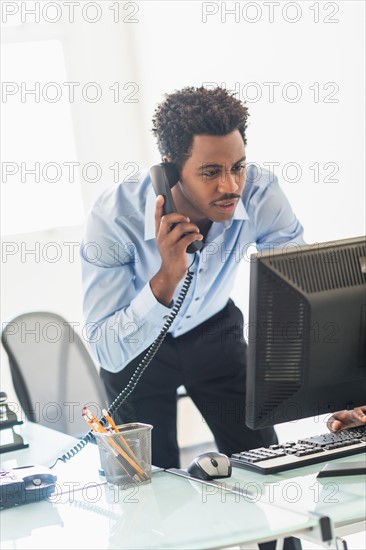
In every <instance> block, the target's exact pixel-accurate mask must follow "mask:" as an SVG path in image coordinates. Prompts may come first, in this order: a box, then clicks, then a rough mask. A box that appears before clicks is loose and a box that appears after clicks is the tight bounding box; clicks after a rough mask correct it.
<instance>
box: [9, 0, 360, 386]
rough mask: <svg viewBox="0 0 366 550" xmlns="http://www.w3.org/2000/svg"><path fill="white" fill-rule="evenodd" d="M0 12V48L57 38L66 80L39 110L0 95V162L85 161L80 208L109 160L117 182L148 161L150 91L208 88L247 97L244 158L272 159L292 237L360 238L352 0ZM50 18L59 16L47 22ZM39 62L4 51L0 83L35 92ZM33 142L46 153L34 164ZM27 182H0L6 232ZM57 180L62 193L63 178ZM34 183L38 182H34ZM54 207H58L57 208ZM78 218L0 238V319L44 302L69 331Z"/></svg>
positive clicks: (243, 291) (108, 178)
mask: <svg viewBox="0 0 366 550" xmlns="http://www.w3.org/2000/svg"><path fill="white" fill-rule="evenodd" d="M3 4H5V3H3ZM8 4H13V5H15V4H17V5H18V7H19V11H18V12H17V13H15V14H11V13H10V12H8V14H7V23H6V24H5V25H4V33H3V40H4V41H6V42H7V44H8V45H9V44H10V45H11V44H14V43H18V42H19V43H29V44H30V43H31V42H28V41H40V40H42V41H43V44H44V46H43V48H44V51H46V49H47V48H48V47H49V46H48V44H49V42H47V41H46V40H49V39H53V40H58V41H60V44H61V46H62V52H63V56H64V60H65V71H66V73H65V75H66V76H63V77H60V80H59V82H58V85H59V87H60V88H61V89H62V91H63V96H62V98H61V99H60V102H58V103H57V104H56V103H49V102H47V101H45V100H44V98H42V96H41V99H40V105H38V104H36V105H35V102H34V100H33V99H32V97H31V96H30V97H26V99H25V100H24V101H22V99H21V94H20V93H19V94H14V95H12V96H8V97H7V99H6V101H3V104H2V109H3V110H4V112H5V111H6V110H8V111H9V112H10V111H11V113H17V112H18V118H16V114H15V115H14V114H12V117H13V118H11V117H10V115H9V116H8V118H7V119H6V121H7V125H5V127H4V134H5V137H6V135H8V136H9V139H10V140H13V141H12V143H13V142H14V143H15V145H16V146H18V149H16V151H18V154H17V153H14V148H13V149H12V154H11V156H10V158H9V157H7V156H6V155H3V161H5V162H9V161H13V162H16V163H18V164H20V163H21V162H22V161H24V160H26V161H27V162H36V161H37V160H39V161H40V162H41V163H43V164H45V163H47V162H51V161H54V160H55V159H57V161H58V162H59V163H60V165H62V163H64V162H75V161H77V162H79V163H80V167H81V168H82V167H84V166H85V165H86V164H87V163H97V165H98V166H99V167H100V178H99V179H98V181H96V182H94V183H92V182H90V181H86V179H85V178H84V177H83V172H82V171H81V170H80V171H79V173H78V175H77V178H78V182H79V183H76V184H75V185H77V186H80V188H81V193H82V200H83V204H84V209H85V212H87V211H88V209H89V208H90V206H91V204H92V202H93V201H94V200H95V198H96V197H97V196H98V195H99V193H100V192H101V191H102V190H103V189H104V188H105V187H107V186H109V185H113V184H114V171H113V169H111V168H110V167H111V166H117V164H116V163H118V166H119V169H120V175H119V180H121V179H123V178H124V177H125V176H126V175H127V174H128V173H129V171H130V170H133V169H134V168H135V167H140V168H141V167H144V166H149V165H150V164H151V163H153V162H155V161H156V160H158V159H159V156H158V153H157V151H156V147H155V144H154V142H153V138H152V136H151V134H150V127H151V116H152V112H153V110H154V108H155V106H156V104H157V103H158V102H160V101H161V100H162V98H163V94H164V93H165V92H171V91H173V90H174V89H179V88H181V87H183V86H186V85H200V84H202V83H206V84H207V83H209V82H215V83H217V84H220V85H224V86H226V87H228V88H229V89H233V90H234V89H236V90H237V91H238V93H239V95H238V97H240V98H241V99H247V100H248V105H249V107H250V113H251V117H250V127H249V129H248V156H249V160H251V161H254V162H257V163H258V164H263V163H267V164H268V163H279V165H276V169H275V172H276V174H277V175H278V176H279V178H280V181H281V182H282V185H283V187H284V189H285V191H286V193H287V195H288V197H289V199H290V201H291V203H292V205H293V208H294V210H295V211H296V213H297V215H298V217H299V218H300V220H301V221H302V223H303V225H304V227H305V236H306V239H307V240H308V241H309V242H313V241H324V240H333V239H337V238H342V237H351V236H357V235H361V234H364V233H365V208H364V205H365V187H364V182H365V173H364V150H365V139H364V138H365V136H364V103H363V98H364V95H365V88H364V66H365V63H364V61H365V59H364V51H365V48H364V32H363V21H364V12H365V5H364V3H363V2H357V1H348V2H328V3H322V2H307V1H301V2H280V3H268V2H226V3H221V2H165V1H161V2H156V1H145V2H128V3H126V2H119V3H118V5H119V15H118V21H117V22H114V18H115V17H117V12H116V9H117V8H116V6H117V3H116V2H109V1H103V2H95V3H94V5H97V7H98V11H95V8H93V6H90V4H91V3H90V2H85V1H82V2H80V5H79V7H78V8H75V14H74V15H75V19H74V21H72V20H71V16H70V12H69V11H68V10H67V9H66V7H65V5H64V3H63V2H58V3H57V4H58V6H59V9H58V12H57V13H56V11H53V12H52V10H50V11H48V12H46V13H42V11H41V12H40V17H39V21H38V20H36V16H34V15H31V14H29V13H26V12H25V11H24V6H26V8H32V7H34V5H35V2H18V3H16V2H15V3H14V2H12V3H8ZM52 4H56V3H55V2H54V3H52ZM88 4H89V7H88ZM270 4H271V6H272V7H271V6H270ZM274 4H276V5H274ZM277 4H279V5H277ZM41 5H43V4H42V3H41ZM230 9H231V10H234V11H233V12H232V13H231V14H230V13H228V10H230ZM270 9H273V10H274V11H273V14H272V15H271V12H270ZM83 10H84V11H83ZM93 10H94V11H93ZM58 15H60V20H59V22H56V23H50V22H49V20H51V19H52V18H54V19H56V16H58ZM99 16H100V18H99V20H98V21H96V22H94V23H93V22H91V21H92V20H93V19H97V18H98V17H99ZM47 19H48V21H47ZM256 19H257V21H256ZM3 20H4V12H3ZM39 59H40V58H39V57H37V56H33V57H31V58H30V59H29V60H28V61H27V64H25V63H24V65H22V62H21V61H19V62H18V64H17V66H16V67H14V66H12V67H10V64H9V60H11V58H10V57H9V58H7V59H4V62H5V80H7V79H8V80H14V79H16V81H17V83H18V84H19V85H20V83H21V82H22V81H26V83H27V84H28V85H29V86H31V85H32V84H34V81H35V80H37V79H38V80H39V81H40V83H41V87H42V86H44V85H45V84H46V83H47V82H50V81H55V79H56V81H57V75H56V76H55V74H54V73H52V72H51V69H47V71H46V68H45V67H46V62H45V61H42V62H40V61H39ZM7 63H8V66H7ZM26 65H27V66H26ZM10 69H11V70H10ZM6 70H8V73H6ZM42 71H44V73H42ZM6 74H8V75H12V76H8V77H6ZM32 75H37V76H36V77H32ZM64 78H66V79H67V81H68V82H77V83H78V84H79V86H78V87H77V88H75V90H76V91H75V100H74V101H73V102H71V101H70V100H69V98H68V97H67V94H66V91H67V88H66V87H65V85H64V82H65V81H64ZM91 82H94V83H97V85H98V87H99V89H100V90H102V97H101V98H100V100H99V101H96V102H90V101H88V100H87V99H85V97H83V96H82V94H81V93H80V90H81V89H83V87H84V86H85V85H87V84H88V83H91ZM116 83H118V86H119V95H118V97H117V96H116V90H117V84H116ZM271 89H272V90H273V93H274V95H273V97H271V96H270V90H271ZM296 94H298V100H295V99H296ZM42 104H43V107H44V108H47V120H46V121H45V120H43V119H42V123H45V122H47V124H48V125H47V135H45V133H44V132H43V134H42V136H40V135H39V134H37V124H36V123H34V122H33V123H32V125H29V124H28V126H27V123H26V122H25V121H26V120H27V119H26V117H24V116H22V114H21V113H26V112H30V111H31V110H34V109H38V108H39V109H41V108H42ZM61 104H62V105H63V106H64V108H65V109H68V110H69V112H70V115H71V118H70V120H71V121H72V131H73V136H72V139H73V140H74V149H72V151H74V152H71V153H70V152H68V153H67V154H68V155H69V156H67V157H64V158H60V152H59V151H60V144H61V145H62V143H65V142H66V141H67V140H69V139H70V136H69V135H65V136H63V135H61V136H60V123H59V121H58V119H57V117H56V112H58V111H57V109H58V108H59V106H60V105H61ZM32 112H33V111H32ZM39 112H41V111H39ZM42 113H44V111H42ZM41 116H42V117H45V115H44V114H43V115H41ZM14 117H15V118H14ZM40 122H41V121H40ZM22 136H25V137H24V140H23V141H24V143H23V148H24V147H26V146H27V143H28V144H32V151H34V153H33V154H32V158H29V156H25V153H22V152H21V148H20V145H21V143H22ZM56 138H57V139H56ZM44 139H46V141H47V144H48V145H47V147H49V149H48V153H47V155H48V156H47V157H46V158H45V155H44V153H43V151H44V144H43V141H42V140H44ZM3 152H4V153H6V152H7V149H4V151H3ZM17 155H18V156H17ZM65 155H66V153H65ZM289 163H290V164H289ZM317 166H318V167H319V178H318V179H317V178H316V177H315V168H316V167H317ZM310 167H313V168H310ZM295 169H296V170H295ZM286 170H287V171H286ZM296 176H297V177H296ZM30 178H31V176H29V177H27V179H26V181H25V182H21V181H20V180H19V174H18V175H17V176H14V177H9V178H8V181H7V183H6V184H5V183H4V185H3V193H4V196H5V194H6V193H7V189H8V187H7V186H10V185H11V186H12V189H16V193H17V195H18V200H19V203H21V204H23V202H24V197H25V196H26V197H27V199H26V208H23V209H22V220H19V227H23V226H24V224H25V226H26V223H25V221H24V216H25V215H26V213H28V215H29V217H30V222H31V221H32V213H33V212H34V211H37V212H38V211H39V210H40V209H39V200H40V199H38V198H37V201H38V202H37V204H32V195H31V194H29V193H28V194H27V185H28V186H29V185H30V184H31V183H32V181H31V179H30ZM63 178H64V180H65V187H66V185H67V184H69V183H70V182H69V181H67V174H65V175H64V174H63ZM64 180H62V181H64ZM295 180H296V181H295ZM40 185H47V186H49V185H52V184H49V183H47V182H44V181H43V182H42V181H41V183H40ZM47 189H49V187H47ZM78 189H79V187H78ZM40 196H42V190H41V195H40ZM44 196H46V193H45V194H44ZM75 196H76V195H75ZM75 200H77V199H76V198H75ZM22 201H23V202H22ZM52 207H54V205H53V206H52ZM5 208H6V207H5ZM19 208H20V207H19ZM19 208H16V205H15V206H14V204H13V203H11V208H9V207H8V208H7V217H8V218H11V219H12V220H13V221H14V220H16V219H17V216H18V214H19ZM48 208H51V204H50V203H47V202H45V203H44V204H43V203H42V209H48ZM42 209H41V210H42ZM63 209H64V210H65V213H66V211H67V206H66V207H63ZM33 215H34V214H33ZM33 222H34V219H33ZM82 223H83V220H82V219H81V220H80V223H79V222H71V223H69V222H68V221H67V216H65V223H64V224H63V223H59V222H58V223H57V224H56V226H55V227H52V223H50V226H49V227H44V228H43V229H42V230H41V231H38V232H30V233H28V232H24V230H23V229H21V230H20V232H19V231H13V230H12V234H4V236H3V240H4V243H5V247H8V248H5V251H6V252H9V250H12V251H13V252H14V253H12V254H7V255H5V257H3V263H2V274H3V297H2V322H7V321H9V320H10V319H11V318H12V317H13V316H14V315H15V314H17V313H19V312H23V311H26V310H31V309H41V308H44V309H50V310H54V311H56V312H59V313H61V314H63V315H64V316H66V317H67V318H68V319H69V320H72V321H75V322H79V323H80V328H82V326H83V320H82V313H81V286H80V275H79V269H80V266H79V263H78V258H77V256H76V257H75V258H74V259H73V260H70V255H69V253H70V248H69V247H70V245H65V243H70V242H72V243H77V242H80V239H81V237H82ZM13 226H14V223H13ZM15 226H16V223H15ZM29 226H30V227H31V226H32V224H31V223H30V225H29ZM15 233H18V234H15ZM51 242H56V243H57V244H58V245H59V247H60V250H61V257H60V259H59V260H58V261H57V262H52V261H51V262H50V261H49V258H48V257H47V253H45V254H43V255H42V251H43V252H44V251H45V250H46V251H47V252H50V253H51V252H52V251H51V249H50V248H48V246H49V243H51ZM4 243H3V245H4ZM9 243H10V244H9ZM22 243H24V244H23V245H22ZM36 243H39V245H36ZM35 246H39V247H40V248H39V250H40V251H41V253H40V256H39V262H36V261H35V256H34V255H33V256H32V255H31V254H28V255H25V256H24V254H23V255H22V251H23V252H24V250H25V249H29V248H31V247H35ZM9 247H10V248H9ZM12 247H13V248H12ZM22 247H23V248H22ZM3 251H4V250H3ZM44 256H45V257H44ZM248 267H249V266H248V264H247V265H245V264H243V265H242V266H241V268H240V271H239V274H238V279H237V285H236V287H235V289H234V290H233V296H234V297H235V300H236V301H237V302H238V304H239V305H240V306H241V307H242V308H243V309H244V311H246V308H247V292H248ZM4 363H5V365H6V361H4ZM3 376H4V377H5V378H4V381H2V382H1V385H2V387H3V388H4V389H8V388H9V387H10V382H9V380H8V374H7V370H6V369H3Z"/></svg>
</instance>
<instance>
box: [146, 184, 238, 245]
mask: <svg viewBox="0 0 366 550" xmlns="http://www.w3.org/2000/svg"><path fill="white" fill-rule="evenodd" d="M155 200H156V196H155V191H154V189H153V188H152V187H150V189H149V191H148V193H147V197H146V205H145V235H144V238H145V241H148V240H149V239H155ZM234 220H249V215H248V212H247V210H246V208H245V206H244V204H243V201H242V200H240V201H238V204H237V207H236V208H235V212H234V215H233V217H232V218H231V219H230V220H227V221H225V222H220V224H222V226H223V227H224V229H228V228H229V227H231V225H232V223H233V221H234Z"/></svg>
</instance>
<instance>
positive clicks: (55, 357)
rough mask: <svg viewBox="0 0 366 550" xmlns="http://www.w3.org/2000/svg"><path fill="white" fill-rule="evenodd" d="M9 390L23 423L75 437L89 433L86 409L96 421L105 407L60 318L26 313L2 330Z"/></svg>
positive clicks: (82, 353) (78, 342) (84, 353)
mask: <svg viewBox="0 0 366 550" xmlns="http://www.w3.org/2000/svg"><path fill="white" fill-rule="evenodd" d="M1 340H2V343H3V346H4V348H5V351H6V352H7V354H8V357H9V364H10V370H11V375H12V379H13V384H14V389H15V392H16V394H17V397H18V399H19V402H20V404H21V406H22V408H23V410H24V413H25V415H26V417H27V418H28V420H31V421H32V422H37V423H39V424H42V425H44V426H48V427H49V428H53V429H55V430H58V431H60V432H64V433H67V434H70V435H74V436H82V435H84V434H85V433H86V432H87V431H88V430H89V427H88V425H87V423H86V422H85V421H84V420H83V418H82V415H81V413H82V408H83V406H84V405H87V406H88V407H89V408H90V410H91V411H92V412H93V414H94V415H95V416H100V415H101V409H102V408H106V406H107V397H106V393H105V390H104V386H103V383H102V381H101V380H100V378H99V374H98V370H97V367H96V365H95V364H94V361H93V359H92V357H91V355H90V353H89V351H88V350H87V348H86V346H85V344H84V342H83V340H82V339H81V337H80V336H79V335H78V334H77V333H76V332H75V331H74V330H73V327H72V325H71V324H70V323H68V322H67V321H66V320H65V319H64V318H63V317H61V316H60V315H56V314H55V313H51V312H44V311H40V312H31V313H24V314H23V315H19V316H17V317H15V318H14V319H13V320H12V321H11V322H9V323H8V324H7V325H6V326H5V328H4V330H3V331H2V335H1Z"/></svg>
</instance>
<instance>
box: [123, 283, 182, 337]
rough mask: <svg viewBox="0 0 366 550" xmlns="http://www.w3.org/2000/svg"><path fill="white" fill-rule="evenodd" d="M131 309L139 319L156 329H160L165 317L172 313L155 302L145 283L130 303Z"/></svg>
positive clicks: (149, 288)
mask: <svg viewBox="0 0 366 550" xmlns="http://www.w3.org/2000/svg"><path fill="white" fill-rule="evenodd" d="M173 303H174V302H173V301H172V303H171V304H169V305H173ZM131 308H132V311H133V312H134V314H136V316H137V317H138V318H139V319H144V320H145V321H148V322H149V323H153V324H154V325H156V326H157V327H161V326H162V324H163V323H164V321H165V320H166V318H167V316H169V315H170V314H171V312H172V310H171V309H169V308H168V307H166V306H164V305H163V304H161V303H160V302H158V301H157V299H156V298H155V296H154V294H153V292H152V290H151V287H150V283H146V285H145V286H144V287H143V289H142V290H141V291H140V292H139V293H138V295H137V296H136V298H134V299H133V300H132V301H131Z"/></svg>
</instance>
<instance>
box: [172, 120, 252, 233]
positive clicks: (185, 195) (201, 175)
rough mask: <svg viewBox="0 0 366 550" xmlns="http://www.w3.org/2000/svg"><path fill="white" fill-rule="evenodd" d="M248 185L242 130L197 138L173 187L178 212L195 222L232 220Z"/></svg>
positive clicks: (194, 139)
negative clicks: (179, 178) (246, 181)
mask: <svg viewBox="0 0 366 550" xmlns="http://www.w3.org/2000/svg"><path fill="white" fill-rule="evenodd" d="M244 184H245V146H244V142H243V138H242V137H241V135H240V133H239V130H235V131H234V132H232V133H230V134H227V135H226V136H211V135H197V136H194V138H193V144H192V153H191V156H190V157H189V159H188V160H187V161H186V162H185V163H184V165H183V168H182V174H181V181H180V182H179V183H178V184H177V185H176V186H174V187H173V189H172V192H173V197H174V200H175V203H176V207H177V210H178V212H180V213H182V214H185V215H186V216H189V218H190V219H191V221H192V222H195V223H198V222H199V221H204V220H210V221H216V222H222V221H225V220H229V219H230V218H231V217H232V216H233V214H234V211H235V208H236V205H237V203H238V201H239V200H240V198H241V194H242V191H243V188H244Z"/></svg>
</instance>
